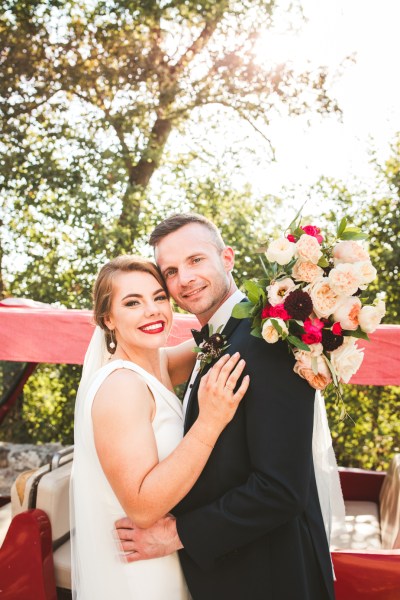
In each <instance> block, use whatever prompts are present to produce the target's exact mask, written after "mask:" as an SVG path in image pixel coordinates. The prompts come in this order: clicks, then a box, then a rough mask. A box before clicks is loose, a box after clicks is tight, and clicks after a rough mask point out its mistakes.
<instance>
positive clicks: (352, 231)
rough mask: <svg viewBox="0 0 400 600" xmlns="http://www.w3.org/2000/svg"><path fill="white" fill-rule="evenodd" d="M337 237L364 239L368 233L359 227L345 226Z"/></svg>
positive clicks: (342, 238)
mask: <svg viewBox="0 0 400 600" xmlns="http://www.w3.org/2000/svg"><path fill="white" fill-rule="evenodd" d="M339 237H340V239H341V240H366V239H367V237H368V235H367V234H366V233H363V232H362V231H361V229H360V228H359V227H346V228H345V229H344V230H343V232H342V233H341V234H340V236H339Z"/></svg>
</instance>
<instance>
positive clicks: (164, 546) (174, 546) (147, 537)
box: [115, 515, 183, 562]
mask: <svg viewBox="0 0 400 600" xmlns="http://www.w3.org/2000/svg"><path fill="white" fill-rule="evenodd" d="M115 529H116V533H117V538H118V539H119V542H120V544H121V547H122V550H123V552H124V556H125V559H126V560H127V562H136V561H138V560H146V559H149V558H159V557H160V556H167V555H168V554H172V552H176V550H180V549H181V548H183V545H182V543H181V541H180V539H179V536H178V533H177V531H176V524H175V518H174V517H173V516H172V515H166V516H165V517H163V518H162V519H160V520H159V521H157V522H156V523H154V525H152V526H151V527H148V528H147V529H140V528H139V527H136V526H135V524H134V523H133V521H132V520H131V519H129V517H124V518H123V519H119V520H118V521H116V522H115Z"/></svg>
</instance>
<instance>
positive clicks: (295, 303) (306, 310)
mask: <svg viewBox="0 0 400 600" xmlns="http://www.w3.org/2000/svg"><path fill="white" fill-rule="evenodd" d="M283 306H284V308H285V310H286V311H287V312H288V313H289V314H290V315H292V318H293V319H298V320H299V321H304V320H305V319H307V317H309V316H310V314H311V313H312V309H313V304H312V300H311V298H310V296H309V295H308V294H307V292H303V291H302V290H293V292H290V294H288V295H287V297H286V298H285V301H284V303H283Z"/></svg>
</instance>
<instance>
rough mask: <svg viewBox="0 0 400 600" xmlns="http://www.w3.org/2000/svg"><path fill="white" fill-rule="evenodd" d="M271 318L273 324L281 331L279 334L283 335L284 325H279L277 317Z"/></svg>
mask: <svg viewBox="0 0 400 600" xmlns="http://www.w3.org/2000/svg"><path fill="white" fill-rule="evenodd" d="M270 320H271V323H272V325H273V326H274V328H275V329H276V331H277V332H278V333H279V335H282V327H281V326H280V325H279V323H278V321H277V320H276V319H270Z"/></svg>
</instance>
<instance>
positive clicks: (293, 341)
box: [286, 335, 310, 352]
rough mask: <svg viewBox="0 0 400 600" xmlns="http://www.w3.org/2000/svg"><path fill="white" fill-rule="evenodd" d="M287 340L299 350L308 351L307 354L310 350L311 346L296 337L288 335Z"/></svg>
mask: <svg viewBox="0 0 400 600" xmlns="http://www.w3.org/2000/svg"><path fill="white" fill-rule="evenodd" d="M286 339H287V341H288V342H290V343H291V344H293V346H296V348H299V350H306V351H307V352H308V351H309V350H310V346H308V345H307V344H305V343H304V342H302V341H301V340H299V338H297V337H295V336H294V335H288V336H287V338H286Z"/></svg>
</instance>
